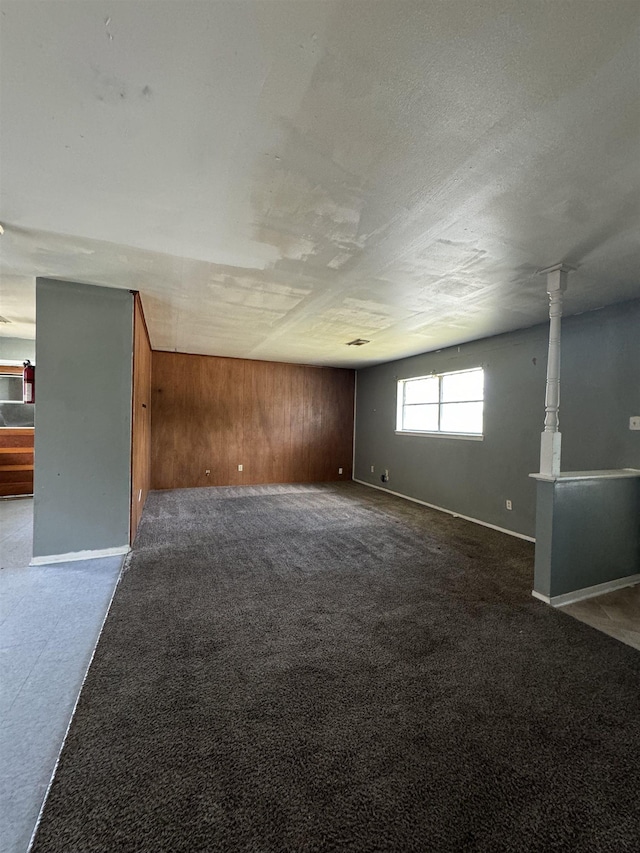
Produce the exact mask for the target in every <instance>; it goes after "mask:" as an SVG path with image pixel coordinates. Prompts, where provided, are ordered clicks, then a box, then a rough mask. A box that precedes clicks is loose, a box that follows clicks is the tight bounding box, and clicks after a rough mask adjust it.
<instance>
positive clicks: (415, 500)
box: [353, 477, 536, 542]
mask: <svg viewBox="0 0 640 853" xmlns="http://www.w3.org/2000/svg"><path fill="white" fill-rule="evenodd" d="M353 481H354V483H360V485H361V486H369V488H370V489H378V491H380V492H385V493H386V494H388V495H395V496H396V497H397V498H404V500H405V501H412V502H413V503H414V504H420V505H421V506H428V507H429V509H437V510H438V512H446V513H447V515H452V516H453V517H454V518H463V519H464V520H465V521H471V522H473V524H480V525H481V526H482V527H490V528H491V530H497V531H498V533H506V534H507V536H515V537H516V538H517V539H525V540H526V541H527V542H535V541H536V540H535V538H534V537H533V536H525V534H524V533H516V531H515V530H507V528H506V527H498V525H497V524H489V522H488V521H480V519H479V518H471V516H470V515H462V513H460V512H454V511H453V510H452V509H445V508H444V507H443V506H436V505H435V504H430V503H427V502H426V501H421V500H418V498H412V497H409V495H403V494H401V493H400V492H392V491H391V489H383V488H382V486H376V485H375V484H374V483H366V482H365V481H364V480H358V479H357V478H356V477H354V478H353Z"/></svg>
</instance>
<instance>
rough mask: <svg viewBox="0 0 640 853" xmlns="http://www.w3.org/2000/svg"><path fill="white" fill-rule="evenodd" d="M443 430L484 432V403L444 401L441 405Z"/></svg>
mask: <svg viewBox="0 0 640 853" xmlns="http://www.w3.org/2000/svg"><path fill="white" fill-rule="evenodd" d="M440 430H441V431H442V432H473V433H481V432H482V403H443V404H442V406H441V407H440Z"/></svg>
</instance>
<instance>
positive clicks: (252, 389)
mask: <svg viewBox="0 0 640 853" xmlns="http://www.w3.org/2000/svg"><path fill="white" fill-rule="evenodd" d="M354 381H355V373H354V371H353V370H341V369H336V368H319V367H307V366H303V365H297V364H281V363H277V362H268V361H251V360H246V359H237V358H217V357H213V356H202V355H184V354H181V353H166V352H153V379H152V437H151V470H152V477H151V487H152V488H154V489H177V488H186V487H192V486H226V485H241V484H246V485H249V484H257V483H309V482H317V481H322V480H349V479H351V461H352V452H353V394H354ZM238 465H242V466H243V471H242V472H240V471H238ZM339 468H342V474H339V473H338V469H339ZM206 471H210V474H207V473H206Z"/></svg>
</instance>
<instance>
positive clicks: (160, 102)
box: [0, 0, 640, 365]
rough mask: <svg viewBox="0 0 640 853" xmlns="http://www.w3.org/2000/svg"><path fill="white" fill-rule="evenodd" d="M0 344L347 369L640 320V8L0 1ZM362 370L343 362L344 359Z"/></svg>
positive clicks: (423, 2) (466, 0)
mask: <svg viewBox="0 0 640 853" xmlns="http://www.w3.org/2000/svg"><path fill="white" fill-rule="evenodd" d="M0 8H1V10H2V14H1V18H0V23H1V27H2V31H1V38H2V43H1V50H2V52H1V55H0V56H1V58H0V61H1V67H0V71H1V91H0V95H1V100H0V106H1V110H2V135H1V149H0V155H1V164H2V165H1V172H0V191H1V203H0V204H1V206H0V222H2V223H3V224H4V227H5V234H4V236H2V237H1V238H0V249H1V261H0V275H1V279H0V297H2V306H1V307H0V314H2V315H4V316H5V317H7V318H8V319H10V320H12V323H11V324H8V325H1V326H0V334H3V335H13V336H16V337H27V336H32V335H33V334H34V329H33V326H32V325H31V324H32V322H33V277H34V276H36V275H45V276H48V277H53V278H56V277H57V278H70V279H74V280H79V281H84V282H87V283H94V284H102V285H107V286H113V287H126V288H133V289H137V290H140V291H141V293H142V298H143V304H144V307H145V312H146V314H147V321H148V325H149V329H150V333H151V339H152V344H153V346H154V347H155V348H158V349H177V350H180V351H184V352H199V353H209V354H217V355H227V356H240V357H250V358H262V359H276V360H283V361H300V362H307V363H317V364H334V365H364V364H369V363H373V362H378V361H384V360H387V359H391V358H396V357H400V356H403V355H407V354H410V353H415V352H422V351H425V350H430V349H435V348H440V347H443V346H446V345H450V344H457V343H461V342H463V341H466V340H470V339H474V338H479V337H483V336H486V335H491V334H496V333H499V332H504V331H508V330H511V329H516V328H521V327H524V326H528V325H532V324H534V323H536V322H542V321H544V320H545V318H546V315H547V308H546V298H545V291H544V279H541V278H539V277H537V276H536V274H535V273H536V270H537V269H538V268H540V267H545V266H548V265H550V264H553V263H556V262H559V261H565V262H567V263H569V264H572V265H574V266H576V267H578V270H577V272H575V273H573V274H572V276H571V279H570V286H569V290H568V292H567V295H566V306H567V311H568V313H573V312H578V311H584V310H588V309H590V308H595V307H599V306H600V305H603V304H606V303H609V302H615V301H621V300H624V299H629V298H633V297H635V296H640V275H639V272H638V271H639V270H640V250H639V245H640V244H639V241H638V233H639V225H640V218H639V213H640V211H639V202H638V198H639V190H640V160H639V149H640V144H639V143H640V110H639V107H638V83H639V82H640V39H639V34H638V22H639V19H640V4H639V3H637V2H626V0H609V2H606V3H605V2H602V3H600V2H577V0H573V2H572V1H571V0H566V1H563V2H553V3H551V2H548V0H529V2H527V3H525V2H513V0H501V2H497V0H495V2H494V0H453V2H442V0H434V2H431V0H420V2H415V3H413V2H409V0H393V2H387V0H376V2H364V0H359V2H326V0H320V2H313V0H294V1H293V2H289V0H287V2H278V0H269V2H259V0H256V2H243V0H238V2H215V1H212V0H206V2H195V0H190V1H189V2H146V0H142V1H141V2H138V1H137V0H121V2H100V0H96V1H95V2H93V0H79V2H70V0H47V1H46V2H31V0H19V2H11V0H2V5H1V7H0ZM358 337H362V338H367V339H370V340H371V343H370V344H368V345H367V346H365V347H361V348H347V347H346V346H345V343H346V342H347V341H349V340H352V339H354V338H358Z"/></svg>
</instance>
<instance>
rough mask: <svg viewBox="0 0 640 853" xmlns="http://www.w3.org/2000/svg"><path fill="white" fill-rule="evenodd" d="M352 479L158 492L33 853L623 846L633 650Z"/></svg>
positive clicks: (639, 767)
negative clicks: (554, 606)
mask: <svg viewBox="0 0 640 853" xmlns="http://www.w3.org/2000/svg"><path fill="white" fill-rule="evenodd" d="M532 574H533V546H532V545H530V544H529V543H526V542H522V541H519V540H517V539H513V538H510V537H508V536H505V535H503V534H500V533H497V532H494V531H491V530H487V529H484V528H481V527H478V526H476V525H473V524H470V523H467V522H464V521H462V520H460V519H454V518H451V517H449V516H447V515H444V514H441V513H438V512H435V511H431V510H428V509H426V508H424V507H421V506H418V505H416V504H412V503H409V502H407V501H403V500H400V499H398V498H394V497H392V496H389V495H386V494H383V493H381V492H376V491H373V490H370V489H366V488H365V487H362V486H358V485H356V484H341V485H333V484H331V485H320V486H271V487H269V486H264V487H255V488H251V487H248V488H244V489H243V488H225V489H194V490H184V491H176V492H156V493H152V494H151V495H150V496H149V499H148V503H147V507H146V509H145V513H144V517H143V521H142V526H141V529H140V533H139V536H138V539H137V541H136V545H135V549H134V551H133V554H132V557H131V560H130V565H129V568H128V570H127V571H126V573H125V574H124V576H123V578H122V581H121V583H120V585H119V587H118V590H117V593H116V597H115V599H114V602H113V606H112V608H111V612H110V614H109V617H108V619H107V622H106V625H105V628H104V632H103V634H102V637H101V639H100V643H99V645H98V649H97V652H96V655H95V658H94V661H93V664H92V666H91V669H90V671H89V675H88V678H87V681H86V683H85V686H84V689H83V692H82V695H81V698H80V702H79V705H78V709H77V712H76V716H75V719H74V721H73V724H72V726H71V730H70V733H69V736H68V738H67V742H66V745H65V748H64V751H63V754H62V759H61V762H60V766H59V769H58V772H57V775H56V778H55V781H54V784H53V786H52V789H51V793H50V796H49V799H48V801H47V804H46V807H45V810H44V815H43V818H42V822H41V824H40V828H39V832H38V835H37V837H36V841H35V845H34V847H33V853H61V851H65V853H69V852H70V851H73V853H92V851H105V853H106V851H109V853H112V852H113V851H123V852H124V851H149V853H159V851H189V852H190V853H192V852H193V851H234V853H235V851H255V853H287V851H300V853H302V851H304V853H316V851H317V852H318V853H319V851H334V850H340V851H362V853H371V851H420V853H427V851H492V853H495V851H518V853H521V851H584V852H585V853H587V851H588V853H597V851H612V853H613V851H615V853H623V851H637V850H638V849H639V845H640V807H639V801H640V713H639V712H640V708H639V702H638V699H639V685H640V654H639V653H638V652H637V651H635V650H633V649H631V648H630V647H627V646H625V645H622V644H621V643H618V642H617V641H615V640H613V639H611V638H609V637H606V636H604V635H603V634H600V633H598V632H596V631H595V630H593V629H592V628H589V627H588V626H586V625H583V624H581V623H580V622H577V621H575V620H573V619H572V618H570V617H569V616H566V615H564V614H562V613H560V612H558V611H554V610H552V609H551V608H549V607H547V606H545V605H543V604H541V603H540V602H537V601H535V600H534V599H533V598H532V597H531V579H532Z"/></svg>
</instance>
